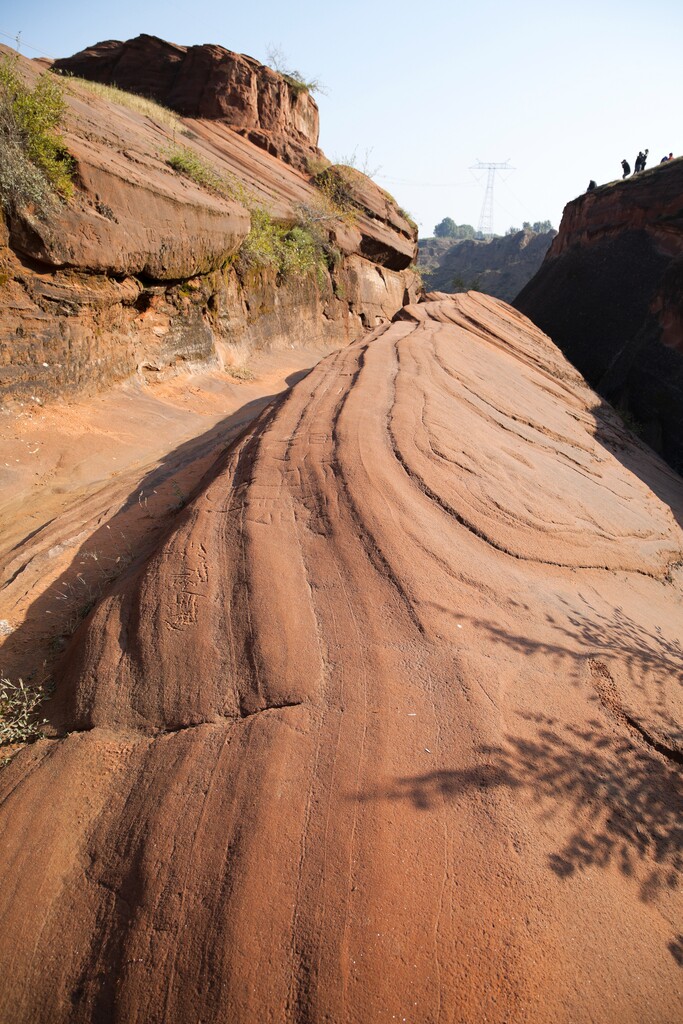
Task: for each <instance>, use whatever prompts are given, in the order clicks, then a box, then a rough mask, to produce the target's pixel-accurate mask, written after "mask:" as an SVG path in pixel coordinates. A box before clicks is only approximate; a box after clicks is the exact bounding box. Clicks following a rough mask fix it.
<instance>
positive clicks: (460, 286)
mask: <svg viewBox="0 0 683 1024" xmlns="http://www.w3.org/2000/svg"><path fill="white" fill-rule="evenodd" d="M556 234H557V232H556V231H547V232H544V233H542V234H539V233H537V232H534V231H518V232H517V233H516V234H514V235H505V236H504V237H501V238H492V239H490V240H489V241H476V240H474V239H464V240H463V241H459V242H455V241H453V240H452V239H448V238H425V239H420V243H419V246H420V248H419V253H418V262H417V265H418V269H419V270H420V271H421V273H422V278H423V280H424V283H425V287H426V288H428V289H434V290H436V291H442V292H463V291H470V290H471V289H475V290H476V291H480V292H485V293H486V294H487V295H494V296H496V298H498V299H505V301H506V302H512V300H513V299H514V298H515V296H516V295H517V294H518V293H519V292H520V291H521V290H522V288H523V287H524V285H525V284H527V283H528V282H529V281H530V280H531V278H532V277H533V276H534V274H535V273H536V272H537V271H538V270H539V268H540V266H541V264H542V262H543V257H544V256H545V254H546V253H547V251H548V249H549V247H550V243H551V242H552V240H553V238H554V237H555V235H556Z"/></svg>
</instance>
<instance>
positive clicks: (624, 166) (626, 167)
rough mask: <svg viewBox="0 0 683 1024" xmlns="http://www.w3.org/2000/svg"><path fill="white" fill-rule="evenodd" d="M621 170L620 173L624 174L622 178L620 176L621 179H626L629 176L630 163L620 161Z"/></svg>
mask: <svg viewBox="0 0 683 1024" xmlns="http://www.w3.org/2000/svg"><path fill="white" fill-rule="evenodd" d="M621 169H622V171H623V172H624V173H623V174H622V176H621V177H622V179H623V178H628V176H629V174H630V173H631V165H630V163H629V162H628V160H622V161H621Z"/></svg>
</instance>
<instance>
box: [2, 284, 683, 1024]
mask: <svg viewBox="0 0 683 1024" xmlns="http://www.w3.org/2000/svg"><path fill="white" fill-rule="evenodd" d="M681 516H683V490H682V487H681V481H680V479H679V478H678V477H676V476H675V474H673V473H672V472H671V471H670V470H668V469H667V467H666V466H665V465H664V464H663V463H662V462H661V461H660V460H658V459H657V458H656V457H655V456H654V455H653V454H652V453H651V452H649V451H648V450H647V449H646V448H645V447H644V446H643V445H642V444H640V443H639V442H638V441H637V440H635V439H634V438H633V437H632V436H631V435H630V434H629V433H628V432H627V431H626V430H625V429H624V427H623V425H622V424H621V422H620V420H619V419H618V418H617V417H616V416H615V415H614V413H613V412H612V411H611V409H610V408H609V407H607V406H603V405H601V403H600V402H599V400H598V399H597V397H596V396H595V395H594V394H593V393H592V392H591V391H590V389H589V388H588V387H587V386H586V385H585V383H584V382H583V380H582V379H581V377H580V376H579V374H578V373H577V372H576V371H575V370H574V369H573V368H572V367H571V366H570V365H569V364H568V363H567V362H566V361H565V359H564V358H563V357H562V356H561V355H560V353H559V352H558V350H557V349H556V348H555V347H554V346H553V345H552V344H551V342H550V341H549V340H548V339H547V338H546V337H545V336H543V335H542V334H541V333H540V332H539V331H538V330H536V329H534V328H533V327H532V325H530V323H529V322H528V321H526V320H525V318H523V317H522V316H521V315H520V314H518V313H516V312H514V311H512V310H511V309H510V308H509V307H506V306H505V305H504V304H503V303H500V302H498V301H496V300H494V299H491V298H486V297H482V296H477V295H474V294H470V295H463V296H458V297H457V299H451V298H449V297H446V296H440V295H434V296H432V297H431V298H430V301H429V302H428V303H424V304H420V305H410V306H408V307H407V308H406V310H405V311H404V312H403V314H402V319H400V320H397V321H396V322H395V323H393V324H391V325H389V326H384V327H381V328H379V329H378V330H377V331H376V332H375V333H374V335H372V336H371V337H370V338H366V339H364V340H362V341H359V342H357V343H356V344H354V345H351V346H349V347H348V348H346V349H344V350H342V351H340V352H338V353H336V354H334V355H333V356H331V357H329V358H328V359H326V360H325V361H324V362H322V363H321V364H319V366H318V367H317V368H316V369H315V370H314V371H313V372H312V373H311V374H310V375H309V376H308V377H306V379H305V380H303V381H301V382H300V383H299V384H298V385H297V386H296V387H295V388H294V390H293V391H292V392H290V393H289V394H288V395H287V396H286V397H284V398H282V399H281V400H279V401H278V402H276V403H275V404H274V405H273V406H272V407H271V409H270V410H269V411H267V412H266V413H265V414H264V415H263V416H262V417H261V418H260V420H259V421H258V422H257V423H256V425H255V426H254V427H253V428H252V429H251V430H250V431H248V432H247V433H246V434H245V435H244V436H242V437H241V438H240V439H239V440H238V441H237V442H236V443H235V444H234V445H233V446H232V447H231V449H230V450H229V451H228V452H226V453H225V454H224V455H223V456H222V457H221V458H220V459H219V461H218V462H217V463H216V465H215V466H214V468H213V470H212V471H211V472H210V474H209V475H208V476H207V478H206V479H205V481H204V485H203V487H202V489H201V491H200V493H199V494H197V496H196V497H195V499H194V500H193V501H192V502H191V503H190V504H189V505H188V506H187V507H186V508H185V509H184V510H183V512H182V513H181V514H180V516H179V518H178V521H177V524H176V526H175V528H174V529H173V530H172V531H171V532H170V533H169V534H168V535H167V536H166V537H165V539H163V541H162V542H161V543H160V545H159V547H158V548H157V550H156V551H155V552H154V554H153V555H152V556H151V557H150V558H149V559H148V560H147V561H146V562H145V564H144V565H142V566H139V567H138V568H137V569H136V570H135V571H133V572H131V573H129V574H128V576H126V577H124V578H121V579H120V580H119V581H118V583H117V584H116V585H115V587H114V590H113V591H112V593H111V594H110V595H109V596H108V597H107V598H106V599H105V600H103V601H102V602H101V603H100V604H99V606H98V607H97V608H96V609H95V611H94V612H93V614H92V615H91V617H90V619H89V621H88V622H87V623H86V624H85V625H84V627H83V629H82V630H81V631H80V633H79V634H77V635H76V637H75V639H74V643H73V646H72V648H71V650H70V651H69V652H68V655H67V659H66V663H65V669H64V672H63V673H62V674H61V675H60V676H59V678H58V680H57V689H56V692H55V695H54V697H53V700H52V702H51V704H50V705H47V708H48V714H49V716H50V718H51V721H52V723H53V728H52V732H53V738H52V739H45V740H40V741H38V742H37V743H35V744H33V745H32V746H31V747H29V748H27V749H25V750H24V751H22V752H21V753H20V754H19V755H18V756H17V757H16V758H15V759H14V761H13V762H12V763H11V764H10V765H9V767H8V768H6V769H5V770H4V771H3V772H2V773H0V873H1V875H2V878H1V885H0V914H1V916H2V920H3V922H4V928H3V929H2V930H1V931H0V968H1V969H2V975H3V978H4V984H3V986H2V987H0V1017H1V1018H2V1019H3V1020H5V1019H6V1020H11V1021H12V1022H13V1024H34V1022H35V1021H37V1020H40V1021H43V1020H44V1021H50V1022H51V1024H60V1022H64V1024H67V1022H68V1024H81V1022H83V1024H85V1022H87V1024H92V1022H94V1021H109V1020H112V1021H113V1020H116V1021H132V1020H144V1021H149V1022H152V1021H159V1022H161V1021H168V1022H171V1021H172V1022H174V1024H190V1022H192V1024H194V1022H196V1021H197V1020H210V1021H212V1022H215V1024H223V1022H226V1024H227V1022H228V1021H230V1022H234V1024H251V1022H253V1021H267V1020H273V1021H282V1022H289V1021H292V1022H294V1021H301V1020H306V1021H310V1022H313V1021H315V1022H318V1021H320V1022H322V1021H339V1020H350V1021H357V1022H366V1021H379V1020H385V1019H386V1020H392V1019H396V1020H403V1019H404V1018H405V1019H406V1020H413V1021H430V1020H433V1021H435V1022H436V1021H438V1020H439V1019H440V1018H443V1016H444V1014H447V1015H448V1016H449V1018H452V1019H454V1020H462V1021H484V1020H487V1021H489V1022H491V1024H503V1022H507V1024H569V1022H572V1024H588V1022H591V1021H596V1020H599V1021H612V1020H615V1021H616V1020H618V1021H620V1022H623V1024H644V1022H649V1024H659V1022H661V1021H674V1020H678V1019H680V1017H681V1014H682V1012H683V1002H682V1000H681V988H680V984H679V977H680V956H681V937H680V934H679V931H680V924H679V922H680V920H681V912H682V911H683V907H682V906H681V892H682V890H681V888H680V886H679V882H680V872H681V863H680V848H679V843H678V838H679V827H680V816H681V812H682V811H683V807H682V805H681V790H680V781H681V778H680V773H681V759H682V757H683V751H681V746H680V722H681V712H682V708H681V694H680V686H679V685H678V679H679V677H680V672H681V643H682V641H683V635H682V630H681V623H682V622H683V615H682V614H681V612H682V606H683V576H682V573H681V551H682V549H683V531H682V530H681V526H680V522H681Z"/></svg>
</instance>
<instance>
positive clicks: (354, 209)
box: [313, 165, 360, 221]
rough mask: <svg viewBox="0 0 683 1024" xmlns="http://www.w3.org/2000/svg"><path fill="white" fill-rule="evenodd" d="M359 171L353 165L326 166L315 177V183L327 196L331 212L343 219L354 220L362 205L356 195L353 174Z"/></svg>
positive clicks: (325, 196)
mask: <svg viewBox="0 0 683 1024" xmlns="http://www.w3.org/2000/svg"><path fill="white" fill-rule="evenodd" d="M357 173H359V172H357V171H354V170H353V168H351V167H341V166H338V165H334V166H331V167H326V168H325V170H323V171H320V173H319V174H316V175H315V177H314V178H313V184H314V185H315V187H316V188H317V189H318V191H319V192H320V194H321V195H322V196H323V197H324V198H325V200H326V201H327V203H328V204H329V206H330V208H331V212H332V213H333V214H335V215H336V216H337V217H340V218H341V219H342V220H346V221H349V220H351V221H352V220H354V219H355V218H356V216H357V215H358V212H359V210H360V206H359V204H358V202H357V201H356V199H355V196H354V187H353V175H354V174H357Z"/></svg>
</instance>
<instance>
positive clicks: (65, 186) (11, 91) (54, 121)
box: [0, 57, 74, 213]
mask: <svg viewBox="0 0 683 1024" xmlns="http://www.w3.org/2000/svg"><path fill="white" fill-rule="evenodd" d="M65 109H66V103H65V100H64V94H63V92H62V89H61V87H60V85H59V84H58V83H57V82H56V81H55V79H54V77H53V76H52V75H49V74H45V75H41V76H40V78H39V79H38V81H37V83H36V85H35V88H33V89H31V88H29V87H28V86H27V85H25V84H24V83H23V82H22V80H21V78H20V76H19V72H18V69H17V58H16V57H15V58H11V57H3V58H2V59H1V60H0V202H2V205H3V207H4V208H5V209H8V210H13V209H17V208H19V207H22V206H27V205H29V204H33V205H34V206H35V207H36V208H37V210H38V211H39V212H41V213H45V211H46V209H47V208H48V206H49V201H50V197H51V194H53V193H57V194H58V195H60V196H61V197H62V198H63V199H69V198H70V197H71V195H72V194H73V187H74V186H73V180H72V174H73V161H72V159H71V157H70V156H69V154H68V152H67V150H66V147H65V144H64V140H63V139H62V137H61V135H60V134H59V131H58V128H59V125H60V123H61V121H62V118H63V116H64V112H65Z"/></svg>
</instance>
